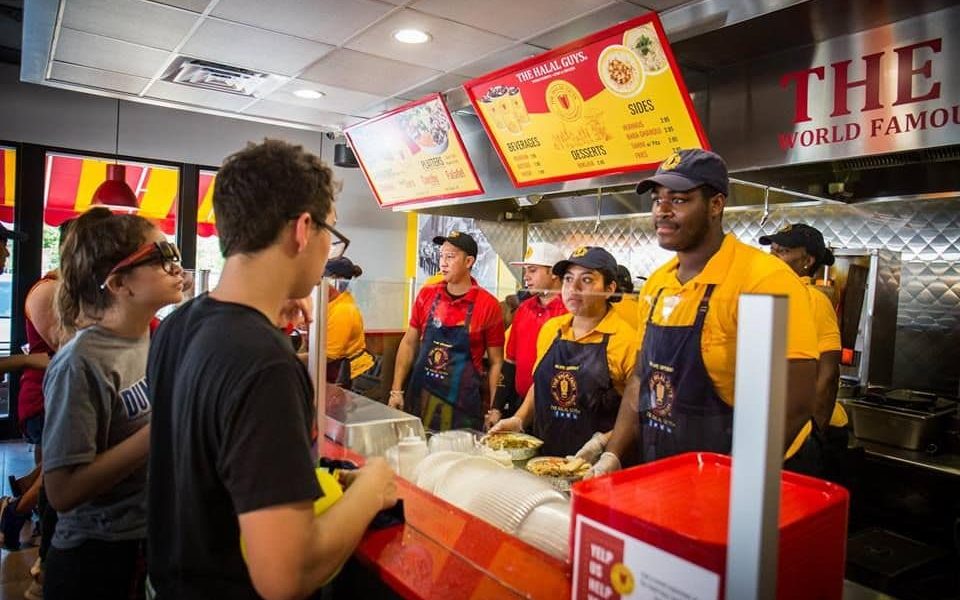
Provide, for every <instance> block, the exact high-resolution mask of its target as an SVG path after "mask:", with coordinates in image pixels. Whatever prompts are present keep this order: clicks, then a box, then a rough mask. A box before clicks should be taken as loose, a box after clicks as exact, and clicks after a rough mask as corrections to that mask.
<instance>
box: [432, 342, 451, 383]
mask: <svg viewBox="0 0 960 600" xmlns="http://www.w3.org/2000/svg"><path fill="white" fill-rule="evenodd" d="M449 366H450V346H449V345H447V344H443V343H441V342H434V343H433V348H430V351H429V352H428V353H427V375H428V376H429V377H437V378H443V377H446V376H447V367H449Z"/></svg>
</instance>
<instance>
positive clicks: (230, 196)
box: [147, 140, 396, 600]
mask: <svg viewBox="0 0 960 600" xmlns="http://www.w3.org/2000/svg"><path fill="white" fill-rule="evenodd" d="M215 186H216V187H215V188H214V195H213V205H214V211H215V212H216V215H217V229H218V232H219V235H220V248H221V250H222V251H223V255H224V257H226V264H225V265H224V269H223V274H222V276H221V278H220V281H219V283H218V285H217V287H216V289H214V290H213V291H212V292H211V293H210V294H209V295H203V296H200V297H198V298H196V299H194V300H193V301H191V302H190V303H188V304H186V305H184V306H182V307H180V309H178V310H177V311H176V312H174V313H173V314H172V315H171V316H170V317H168V318H167V319H166V320H165V321H164V323H163V324H162V325H161V327H160V329H159V330H158V331H157V334H156V336H155V338H154V339H153V343H152V347H151V349H150V357H149V362H148V365H147V378H148V382H149V386H150V394H151V396H152V402H153V420H152V435H151V440H150V455H151V458H150V470H149V489H148V517H149V520H148V539H149V548H148V561H149V571H150V579H151V582H152V583H153V586H154V587H155V588H156V590H157V593H158V597H159V598H160V599H161V600H166V599H176V600H190V599H192V598H215V597H220V598H231V599H236V598H240V599H243V598H260V597H264V598H268V599H269V598H289V597H304V596H306V595H308V594H310V593H311V592H312V591H313V590H315V589H317V588H318V587H320V585H321V584H323V582H325V581H326V580H328V579H329V578H330V577H331V576H332V574H333V573H335V572H336V570H337V569H338V568H339V567H340V565H342V564H343V562H344V561H345V560H346V559H347V557H348V556H349V555H350V553H351V552H352V551H353V549H354V547H355V546H356V544H357V543H358V541H359V540H360V537H361V536H362V534H363V532H364V530H365V529H366V526H367V525H368V523H369V522H370V520H371V519H372V518H373V517H374V515H375V514H376V513H377V511H379V510H381V509H383V508H387V507H389V506H391V505H393V503H394V502H395V501H396V488H395V485H394V483H393V473H392V472H391V471H390V469H389V467H387V466H386V463H385V462H384V461H383V460H382V459H372V460H370V461H368V463H367V466H366V467H365V468H363V469H361V470H359V471H358V472H357V474H356V476H355V477H354V478H353V479H352V480H351V483H350V485H349V487H348V489H347V490H346V492H345V494H344V497H343V498H342V499H341V500H340V501H339V502H337V503H336V504H334V505H333V506H332V507H331V508H330V509H329V510H327V512H325V513H324V514H322V515H321V516H319V517H316V518H315V517H314V515H313V507H312V503H313V501H314V499H315V498H317V497H318V496H319V495H320V489H319V486H318V485H317V480H316V478H315V475H314V468H313V462H312V458H311V453H310V446H311V439H310V438H311V435H310V433H311V424H312V422H313V391H312V386H311V383H310V379H309V377H308V375H307V371H306V369H305V368H304V366H303V364H302V363H301V362H300V361H298V360H297V357H296V355H295V354H294V353H293V351H292V349H291V347H290V344H289V342H288V341H287V339H286V338H285V337H284V336H283V335H282V334H281V333H280V332H279V331H278V330H277V328H276V323H275V321H276V319H277V316H278V315H279V313H280V309H281V306H282V305H283V303H284V301H285V300H286V299H288V298H301V297H304V296H307V295H308V294H309V292H310V290H311V289H312V288H313V287H314V286H315V285H316V284H317V283H319V281H320V279H321V277H322V276H323V269H324V265H325V263H326V261H327V258H328V256H329V255H330V253H331V247H332V242H333V234H334V229H333V222H334V218H335V213H334V210H333V194H334V184H333V181H332V173H331V171H330V169H329V168H328V167H326V166H325V165H323V164H322V163H321V162H320V160H319V159H318V158H317V157H315V156H314V155H312V154H309V153H307V152H305V151H304V150H303V149H302V148H301V147H299V146H291V145H289V144H286V143H284V142H280V141H276V140H266V141H264V143H262V144H259V145H255V146H253V145H251V146H249V147H248V148H247V149H245V150H243V151H241V152H238V153H236V154H234V155H233V156H231V157H229V158H228V159H227V160H226V162H225V163H224V165H223V167H222V168H221V169H220V171H219V173H218V174H217V180H216V183H215ZM241 535H242V536H243V542H244V546H245V549H246V557H245V558H244V557H243V556H242V555H241V551H240V536H241Z"/></svg>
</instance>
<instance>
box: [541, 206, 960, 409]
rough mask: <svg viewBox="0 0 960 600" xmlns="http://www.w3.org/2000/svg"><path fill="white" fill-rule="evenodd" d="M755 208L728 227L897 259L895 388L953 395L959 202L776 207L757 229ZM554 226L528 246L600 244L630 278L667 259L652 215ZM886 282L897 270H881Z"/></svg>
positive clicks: (957, 373) (959, 286) (752, 235)
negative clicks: (792, 233) (784, 231)
mask: <svg viewBox="0 0 960 600" xmlns="http://www.w3.org/2000/svg"><path fill="white" fill-rule="evenodd" d="M762 214H763V211H762V209H760V208H753V207H751V208H747V209H736V210H728V211H727V214H726V215H725V216H724V225H725V227H726V229H727V230H728V231H730V232H732V233H734V234H735V235H736V236H737V237H738V238H740V239H741V240H743V241H745V242H748V243H751V244H757V239H758V238H759V237H760V236H761V235H762V234H763V233H771V232H773V231H776V230H777V229H778V228H779V227H780V226H782V225H784V224H786V223H795V222H804V223H808V224H810V225H813V226H814V227H817V228H818V229H820V230H821V231H822V232H823V234H824V237H825V239H826V241H827V243H829V244H830V245H831V246H833V247H836V248H883V249H886V250H890V251H893V252H899V253H900V254H901V272H900V273H899V278H900V291H899V294H898V298H899V304H898V308H897V333H896V355H895V362H894V377H893V380H894V383H895V384H896V385H906V386H909V387H915V388H921V389H931V390H935V391H940V392H949V393H956V392H957V387H958V380H960V361H958V360H956V358H955V357H956V352H957V348H958V347H960V197H947V198H941V199H933V200H917V199H893V200H876V201H869V202H862V203H859V204H856V205H835V204H827V205H819V206H798V207H785V206H777V207H774V209H773V212H772V213H771V216H770V219H769V221H768V222H767V223H766V224H765V226H764V227H763V228H762V229H761V227H760V218H761V216H762ZM595 223H596V222H595V221H594V220H579V221H552V222H544V223H534V224H530V225H529V231H528V239H529V241H531V242H535V241H548V242H553V243H554V244H557V245H558V246H560V247H561V248H563V249H564V250H565V251H571V250H573V248H575V247H577V246H579V245H601V246H604V247H606V248H607V249H609V250H610V251H611V252H612V253H613V255H614V256H616V257H617V260H618V261H620V262H621V263H623V264H625V265H627V266H628V267H629V268H630V270H631V271H632V272H633V273H634V274H635V275H648V274H649V273H651V272H653V271H654V270H655V269H656V268H657V267H658V266H659V265H661V264H663V263H664V262H666V260H667V259H669V257H670V256H671V254H670V253H669V252H665V251H663V250H662V249H660V248H659V246H658V245H657V242H656V238H655V236H654V234H653V231H652V229H651V225H650V216H649V215H638V216H633V217H629V218H615V219H606V220H603V221H601V223H600V227H599V228H598V229H597V230H596V231H595V230H594V228H595ZM880 275H881V278H883V279H884V281H885V282H886V284H887V285H890V284H892V283H893V282H894V279H895V275H896V274H894V273H881V274H880Z"/></svg>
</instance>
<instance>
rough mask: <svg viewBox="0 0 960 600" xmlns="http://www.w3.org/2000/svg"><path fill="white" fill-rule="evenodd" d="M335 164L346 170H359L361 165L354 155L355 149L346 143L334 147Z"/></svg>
mask: <svg viewBox="0 0 960 600" xmlns="http://www.w3.org/2000/svg"><path fill="white" fill-rule="evenodd" d="M333 164H335V165H336V166H338V167H343V168H345V169H357V168H359V167H360V163H358V162H357V157H356V155H355V154H354V153H353V149H352V148H351V147H350V146H348V145H347V144H346V143H340V144H335V145H334V146H333Z"/></svg>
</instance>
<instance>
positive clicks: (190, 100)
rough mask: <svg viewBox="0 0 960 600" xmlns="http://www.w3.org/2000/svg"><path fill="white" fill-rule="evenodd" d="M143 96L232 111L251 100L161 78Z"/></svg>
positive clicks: (246, 97) (251, 99)
mask: <svg viewBox="0 0 960 600" xmlns="http://www.w3.org/2000/svg"><path fill="white" fill-rule="evenodd" d="M145 96H147V97H152V98H160V99H162V100H174V101H176V102H185V103H187V104H194V105H196V106H205V107H208V108H219V109H223V110H234V111H235V110H239V109H241V108H243V107H244V106H246V105H247V104H250V102H251V101H253V98H250V97H249V96H240V95H238V94H227V93H225V92H217V91H214V90H204V89H200V88H195V87H189V86H186V85H182V84H179V83H170V82H169V81H162V80H160V81H155V82H154V83H153V85H151V86H150V89H148V90H147V93H146V94H145Z"/></svg>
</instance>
